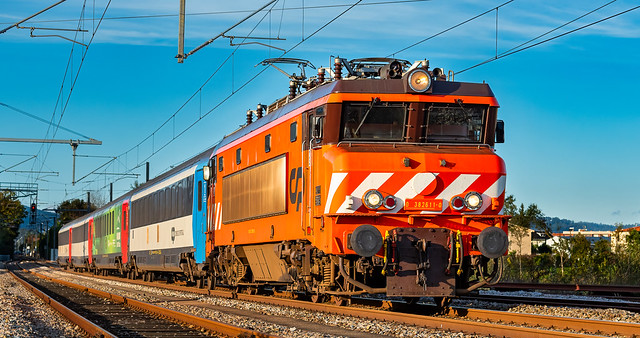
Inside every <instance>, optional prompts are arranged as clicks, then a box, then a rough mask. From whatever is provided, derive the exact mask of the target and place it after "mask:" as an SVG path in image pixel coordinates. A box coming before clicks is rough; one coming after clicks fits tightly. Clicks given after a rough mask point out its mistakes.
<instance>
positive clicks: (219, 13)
mask: <svg viewBox="0 0 640 338" xmlns="http://www.w3.org/2000/svg"><path fill="white" fill-rule="evenodd" d="M427 1H432V0H395V1H378V2H368V3H363V4H359V5H358V6H377V5H391V4H401V3H412V2H427ZM349 6H351V4H336V5H317V6H304V8H305V9H326V8H340V7H349ZM302 8H303V7H302V6H300V7H286V8H285V7H283V8H280V9H273V11H282V12H284V11H296V10H301V9H302ZM251 12H253V10H235V11H215V12H197V13H187V14H185V15H186V16H206V15H224V14H242V13H251ZM178 15H179V14H153V15H130V16H115V17H106V18H104V20H132V19H154V18H173V17H177V16H178ZM83 20H91V19H83ZM74 21H77V20H76V19H58V20H37V21H30V22H32V23H57V22H74ZM3 24H10V22H7V23H2V22H0V25H3Z"/></svg>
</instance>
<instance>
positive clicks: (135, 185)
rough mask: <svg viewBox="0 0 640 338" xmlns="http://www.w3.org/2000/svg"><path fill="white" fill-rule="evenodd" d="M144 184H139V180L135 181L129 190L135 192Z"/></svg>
mask: <svg viewBox="0 0 640 338" xmlns="http://www.w3.org/2000/svg"><path fill="white" fill-rule="evenodd" d="M141 185H142V184H140V183H138V180H135V181H134V182H133V183H131V185H130V186H129V188H130V189H131V190H135V189H137V188H138V187H139V186H141Z"/></svg>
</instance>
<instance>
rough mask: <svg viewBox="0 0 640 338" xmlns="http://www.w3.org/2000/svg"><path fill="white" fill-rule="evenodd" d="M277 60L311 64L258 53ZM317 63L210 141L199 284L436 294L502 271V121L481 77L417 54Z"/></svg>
mask: <svg viewBox="0 0 640 338" xmlns="http://www.w3.org/2000/svg"><path fill="white" fill-rule="evenodd" d="M278 62H284V63H299V64H300V65H303V66H304V65H310V64H309V63H308V62H306V61H302V60H298V59H271V60H266V61H265V62H264V63H265V64H268V65H273V64H274V63H278ZM301 69H302V70H304V69H303V68H302V67H301ZM325 71H326V69H320V70H319V72H318V76H317V77H314V78H312V79H309V80H306V79H305V78H304V71H303V73H302V74H303V75H302V76H295V74H294V75H292V76H290V78H291V79H292V81H291V82H290V93H289V95H288V96H287V97H285V98H283V99H281V100H278V101H277V102H275V103H274V104H272V105H271V106H269V107H268V108H267V109H266V111H264V114H263V110H264V109H263V107H262V106H260V105H259V107H258V110H257V111H255V112H251V111H250V112H248V116H247V124H246V125H245V126H243V127H242V128H240V129H239V130H237V131H236V132H234V133H232V134H231V135H228V136H227V137H225V138H224V139H223V140H222V142H221V143H220V144H219V145H218V146H216V148H215V150H214V152H213V154H212V156H211V159H210V162H209V166H208V167H205V176H208V177H206V178H205V179H208V182H209V196H208V210H209V229H208V232H207V255H208V259H207V264H205V266H206V267H205V269H208V270H209V271H208V274H209V278H210V279H209V285H210V286H213V285H215V284H216V283H219V284H226V285H231V286H237V287H242V288H247V289H249V290H258V289H259V288H262V287H265V286H270V287H274V288H275V289H280V290H286V291H291V292H304V293H307V294H310V295H314V297H313V299H316V300H317V299H321V298H322V296H329V295H330V296H333V297H334V299H336V300H337V301H338V302H341V301H344V300H345V299H348V297H350V296H352V295H357V294H367V293H368V294H375V293H382V294H386V295H389V296H402V297H422V296H431V297H436V299H439V300H440V301H442V300H445V299H448V298H449V297H452V296H455V295H457V294H462V293H465V292H469V291H471V290H473V289H476V288H478V287H480V286H482V285H485V284H487V283H490V282H494V281H496V280H497V279H499V277H500V276H499V272H500V266H501V265H500V262H499V259H500V257H502V256H503V255H504V253H505V252H506V250H507V234H506V232H507V216H503V215H501V213H500V212H501V210H502V208H503V205H504V196H505V181H506V176H505V174H506V172H505V165H504V162H503V160H502V159H501V158H500V157H498V156H497V155H496V154H495V152H494V149H493V146H494V143H495V141H496V140H497V141H498V142H502V141H503V138H504V125H503V123H502V121H498V120H497V109H498V102H497V100H496V99H495V97H494V95H493V93H492V91H491V89H490V88H489V86H488V85H487V84H484V83H482V84H479V83H464V82H454V81H447V79H446V77H445V76H444V74H443V70H442V69H440V68H436V69H434V70H429V66H428V62H427V61H419V62H416V63H414V64H413V65H411V64H410V63H408V62H406V61H402V60H395V59H383V58H369V59H358V60H351V61H346V60H344V59H340V58H336V59H335V70H334V71H333V72H332V71H331V70H328V71H329V73H333V74H332V78H331V79H327V80H325V78H324V77H325V76H324V75H325ZM342 72H345V73H347V74H345V77H344V78H343V77H342ZM305 80H306V81H305ZM300 87H302V88H304V89H305V91H304V93H300V91H301V89H300ZM253 113H255V114H256V115H257V117H258V118H257V120H255V121H252V120H253V118H252V114H253Z"/></svg>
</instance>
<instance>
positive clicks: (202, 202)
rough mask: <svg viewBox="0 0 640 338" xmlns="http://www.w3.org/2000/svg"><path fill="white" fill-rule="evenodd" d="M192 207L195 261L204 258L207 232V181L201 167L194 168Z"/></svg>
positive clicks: (198, 261)
mask: <svg viewBox="0 0 640 338" xmlns="http://www.w3.org/2000/svg"><path fill="white" fill-rule="evenodd" d="M194 180H195V186H194V188H193V190H194V194H195V195H194V196H193V200H194V202H195V203H194V207H193V224H194V227H193V241H194V243H193V245H194V247H195V248H196V252H195V259H196V262H197V263H202V262H204V259H205V238H206V235H205V233H206V232H207V182H206V181H205V180H204V176H203V169H202V167H201V168H199V169H198V170H196V174H195V178H194Z"/></svg>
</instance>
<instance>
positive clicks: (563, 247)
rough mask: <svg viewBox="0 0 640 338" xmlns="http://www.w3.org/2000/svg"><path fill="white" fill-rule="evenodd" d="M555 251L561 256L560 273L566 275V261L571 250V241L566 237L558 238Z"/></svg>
mask: <svg viewBox="0 0 640 338" xmlns="http://www.w3.org/2000/svg"><path fill="white" fill-rule="evenodd" d="M553 252H554V253H555V254H556V255H558V256H559V257H560V271H561V272H560V273H561V275H562V277H564V263H565V260H566V259H567V258H569V253H570V252H571V242H570V241H569V240H568V239H566V238H562V237H560V238H558V240H557V241H556V242H555V243H554V244H553Z"/></svg>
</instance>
